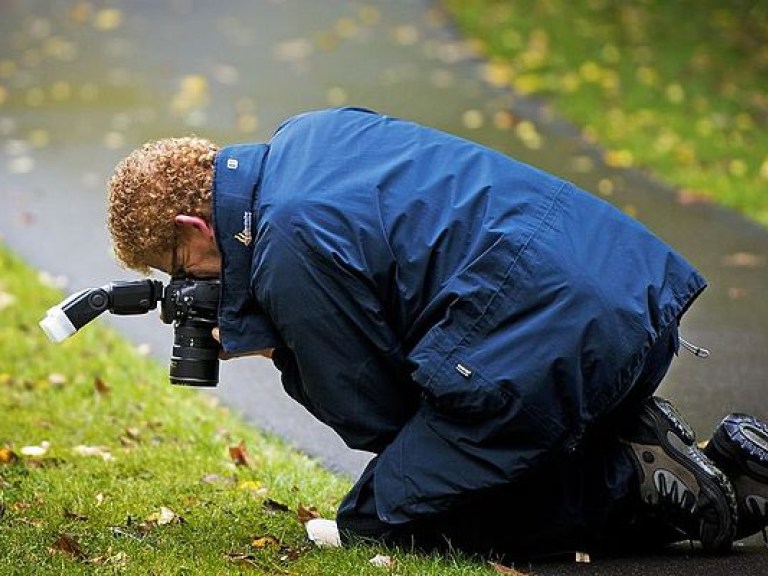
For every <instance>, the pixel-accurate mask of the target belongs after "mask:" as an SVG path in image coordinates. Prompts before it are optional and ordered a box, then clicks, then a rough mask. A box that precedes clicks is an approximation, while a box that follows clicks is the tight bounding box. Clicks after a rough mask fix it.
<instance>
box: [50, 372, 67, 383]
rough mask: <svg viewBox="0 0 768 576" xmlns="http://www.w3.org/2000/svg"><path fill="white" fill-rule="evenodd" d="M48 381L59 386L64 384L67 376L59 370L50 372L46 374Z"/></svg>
mask: <svg viewBox="0 0 768 576" xmlns="http://www.w3.org/2000/svg"><path fill="white" fill-rule="evenodd" d="M48 382H50V383H51V384H52V385H53V386H61V385H62V384H66V382H67V377H66V376H65V375H64V374H60V373H59V372H52V373H51V374H48Z"/></svg>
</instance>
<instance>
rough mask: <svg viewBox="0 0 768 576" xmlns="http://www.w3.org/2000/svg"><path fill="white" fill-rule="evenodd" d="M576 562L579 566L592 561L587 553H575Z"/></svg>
mask: <svg viewBox="0 0 768 576" xmlns="http://www.w3.org/2000/svg"><path fill="white" fill-rule="evenodd" d="M576 562H578V563H579V564H589V563H590V562H592V559H591V558H590V557H589V554H588V553H587V552H576Z"/></svg>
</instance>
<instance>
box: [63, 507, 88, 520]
mask: <svg viewBox="0 0 768 576" xmlns="http://www.w3.org/2000/svg"><path fill="white" fill-rule="evenodd" d="M64 518H66V519H68V520H78V521H80V522H86V521H87V520H88V517H87V516H83V515H82V514H78V513H77V512H72V510H67V509H66V508H64Z"/></svg>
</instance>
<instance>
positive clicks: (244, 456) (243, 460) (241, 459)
mask: <svg viewBox="0 0 768 576" xmlns="http://www.w3.org/2000/svg"><path fill="white" fill-rule="evenodd" d="M229 457H230V458H231V459H232V461H233V462H234V463H235V465H236V466H244V467H246V468H252V467H253V464H252V462H251V457H250V455H249V454H248V450H247V448H246V447H245V442H244V441H240V443H239V444H237V445H235V446H230V447H229Z"/></svg>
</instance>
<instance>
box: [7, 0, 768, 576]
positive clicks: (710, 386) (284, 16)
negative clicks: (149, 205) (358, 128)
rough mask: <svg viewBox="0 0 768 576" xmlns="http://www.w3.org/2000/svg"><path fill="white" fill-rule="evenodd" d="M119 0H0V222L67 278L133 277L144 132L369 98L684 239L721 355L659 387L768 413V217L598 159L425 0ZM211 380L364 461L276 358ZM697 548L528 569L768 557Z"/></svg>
mask: <svg viewBox="0 0 768 576" xmlns="http://www.w3.org/2000/svg"><path fill="white" fill-rule="evenodd" d="M99 6H101V4H99ZM109 6H110V7H109V8H98V7H97V6H96V5H95V3H93V4H92V3H89V2H72V1H61V0H58V1H57V0H23V1H22V0H0V144H1V146H0V201H1V204H0V205H1V206H2V208H1V209H0V235H2V237H3V238H4V240H5V242H6V243H7V244H8V245H10V247H11V248H12V249H13V250H14V251H15V252H17V253H18V254H19V255H21V256H22V257H24V258H25V259H26V260H27V261H28V262H30V263H31V264H32V265H34V266H36V267H38V268H39V269H41V270H44V271H45V272H46V273H47V274H48V276H49V278H52V281H54V282H59V283H61V284H62V285H63V286H64V289H65V290H66V291H67V292H69V291H74V290H78V289H81V288H84V287H90V286H95V285H101V284H103V283H105V282H107V281H110V280H113V279H118V278H134V277H135V275H134V274H133V273H130V272H127V271H124V270H121V269H120V268H119V267H118V266H117V265H116V264H115V263H114V261H113V260H112V257H111V254H110V252H109V248H108V240H107V234H106V230H105V227H104V210H105V199H104V183H105V180H106V179H107V178H108V176H109V174H110V173H111V170H112V168H113V166H114V165H115V163H116V162H117V161H119V159H120V158H121V157H123V156H124V155H125V154H126V153H128V152H129V151H130V150H131V149H133V148H134V147H136V146H138V145H140V144H141V143H143V142H144V141H146V140H148V139H152V138H158V137H165V136H178V135H186V134H190V133H195V134H198V135H201V136H206V137H209V138H211V139H213V140H215V141H217V142H219V143H220V144H229V143H234V142H242V141H253V140H255V141H259V140H265V139H267V138H268V137H269V135H270V133H271V131H272V130H273V128H274V127H275V126H276V125H277V124H279V123H280V121H281V120H283V119H284V118H286V117H287V116H290V115H292V114H294V113H297V112H301V111H304V110H307V109H314V108H321V107H325V106H336V105H356V106H365V107H369V108H373V109H376V110H378V111H381V112H384V113H387V114H391V115H393V116H399V117H403V118H408V119H412V120H416V121H419V122H421V123H424V124H428V125H431V126H434V127H436V128H440V129H443V130H446V131H449V132H453V133H456V134H459V135H461V136H465V137H468V138H471V139H473V140H476V141H479V142H482V143H484V144H487V145H489V146H491V147H494V148H496V149H499V150H501V151H503V152H505V153H507V154H510V155H512V156H515V157H518V158H520V159H522V160H524V161H527V162H530V163H532V164H534V165H537V166H539V167H541V168H544V169H546V170H549V171H552V172H554V173H556V174H559V175H561V176H564V177H566V178H568V179H571V180H573V181H574V182H576V183H577V184H578V185H580V186H582V187H584V188H586V189H588V190H591V191H594V192H595V193H598V194H601V195H603V196H604V197H605V198H606V199H607V200H609V201H611V202H613V203H615V204H616V205H617V206H620V207H621V208H623V209H625V210H626V211H628V212H630V213H631V214H633V215H635V216H636V217H637V218H638V219H639V220H641V221H642V222H644V223H646V224H647V225H648V226H649V227H650V228H651V229H652V230H654V231H655V232H656V233H657V234H659V235H660V236H661V237H662V238H664V239H666V240H667V241H669V242H670V243H671V244H673V245H674V246H675V247H677V248H678V249H679V250H680V251H681V252H682V253H683V254H685V255H686V256H687V257H688V258H689V259H690V260H691V261H692V262H693V263H694V264H695V265H696V266H698V267H699V268H700V269H701V271H702V272H703V273H704V274H705V275H706V276H707V278H708V279H709V281H710V287H709V289H708V290H707V291H706V292H705V293H704V294H703V295H702V297H701V298H700V299H699V300H698V301H697V303H696V304H695V305H694V307H693V308H692V309H691V311H690V312H689V313H688V315H687V316H686V317H685V320H684V322H683V326H682V328H683V333H684V336H685V337H686V338H687V339H688V340H691V341H694V342H696V343H698V344H700V345H702V346H704V347H706V348H709V349H710V350H711V351H712V355H711V357H710V358H709V359H707V360H701V359H696V358H694V357H693V356H691V355H688V354H682V355H681V357H680V358H679V360H678V361H677V362H676V364H675V366H674V367H673V370H672V372H671V374H670V375H669V376H668V378H667V380H666V381H665V383H664V384H663V386H662V388H661V390H660V393H661V394H663V395H665V396H667V397H669V398H670V399H671V400H673V402H674V403H675V404H676V405H677V406H678V407H679V408H680V409H681V411H682V412H683V413H684V414H685V415H686V417H687V418H688V419H689V421H690V422H691V423H692V424H693V426H694V427H695V428H696V430H697V431H698V432H699V436H700V437H706V436H708V434H709V431H710V430H711V429H712V428H713V427H714V426H715V425H716V424H717V422H718V421H719V419H720V418H721V417H722V416H724V415H725V413H727V412H728V411H746V412H751V413H754V414H756V415H758V416H760V417H763V418H768V397H767V396H766V394H765V375H766V373H768V354H766V353H765V351H766V350H767V349H768V329H766V326H768V298H766V297H765V291H766V287H767V286H768V282H767V280H768V262H767V261H766V258H767V255H768V230H766V229H764V228H760V227H758V226H756V225H754V224H751V223H749V222H747V221H746V220H744V219H743V218H741V217H740V216H738V215H736V214H733V213H731V212H729V211H727V210H724V209H721V208H718V207H716V206H712V205H708V204H705V203H701V202H698V201H696V199H695V198H694V199H691V198H689V197H685V196H681V195H679V194H676V193H675V191H673V190H671V189H669V188H667V187H665V186H664V185H663V184H660V183H658V182H655V181H653V180H652V179H650V178H648V177H647V176H646V175H644V174H643V173H642V172H641V171H639V170H620V169H613V168H609V167H607V166H605V165H604V164H603V162H602V154H601V152H600V150H598V149H595V148H593V147H592V146H591V145H590V144H589V143H587V142H586V141H585V140H584V139H583V138H581V137H580V136H579V134H578V132H577V131H576V130H574V129H573V128H572V127H570V126H569V125H568V124H566V123H564V122H562V121H560V120H558V119H557V118H556V117H555V116H554V115H553V114H552V113H551V111H550V110H549V109H548V108H547V107H546V106H545V105H542V104H541V103H538V102H535V101H531V100H528V99H523V98H518V97H515V96H513V95H512V94H510V93H509V92H507V91H506V90H504V89H501V88H497V87H494V86H493V85H491V84H489V83H487V82H486V81H485V78H486V76H487V75H486V74H485V69H484V63H483V62H482V60H480V59H478V58H477V57H476V55H475V54H474V53H473V51H472V48H471V45H470V44H469V43H466V42H462V41H461V40H460V38H459V37H458V36H457V35H456V34H455V31H454V30H453V29H452V27H451V26H450V23H449V22H447V21H446V20H445V18H444V17H443V15H442V14H441V13H440V12H439V11H438V10H436V9H435V8H434V6H432V5H431V4H430V3H429V2H426V1H420V0H412V1H408V0H392V1H387V2H355V1H342V0H324V1H323V2H317V1H315V0H265V1H262V2H249V1H246V0H230V1H228V2H222V3H213V2H205V1H203V0H169V1H168V2H151V1H149V0H142V1H134V2H128V1H115V2H112V3H110V4H109ZM598 113H599V112H598ZM606 241H610V239H609V238H607V239H606ZM99 321H101V322H107V323H109V324H111V325H114V326H116V327H117V328H118V329H119V330H121V331H122V332H123V333H124V334H125V335H126V336H127V337H129V338H130V339H132V340H133V341H135V342H136V343H137V344H144V345H147V346H148V347H149V349H150V350H151V353H152V354H153V355H154V356H156V357H157V358H158V359H159V360H160V361H161V362H167V360H168V354H169V350H170V343H171V332H170V329H169V328H168V327H167V326H165V325H164V324H162V323H161V322H159V320H158V319H157V318H156V317H155V316H154V315H153V314H150V315H147V316H142V317H131V318H116V317H114V318H103V319H100V320H99ZM1 362H2V360H1V359H0V363H1ZM158 385H165V383H162V382H161V383H158ZM179 393H180V394H190V393H197V392H196V391H192V390H186V389H179ZM215 393H216V394H218V395H219V396H220V397H221V398H222V399H223V400H224V401H225V402H227V403H229V404H230V405H232V406H234V407H236V408H237V409H239V410H241V411H242V412H243V413H244V414H245V415H246V416H247V417H248V418H250V419H251V420H252V421H254V422H255V423H257V424H258V425H259V426H260V427H262V428H264V429H267V430H270V431H273V432H275V433H277V434H279V435H280V436H282V437H284V438H286V439H287V440H288V441H290V442H291V443H293V444H294V445H296V446H297V447H299V448H300V449H302V450H303V451H305V452H307V453H309V454H312V455H314V456H316V457H318V458H319V459H321V460H322V461H323V462H324V463H325V464H326V465H327V466H328V467H329V468H331V469H333V470H335V471H339V472H342V473H345V474H348V475H350V476H354V475H355V474H356V473H357V472H359V471H360V470H361V468H362V466H363V465H364V464H365V462H366V461H367V460H368V457H369V456H368V455H367V454H364V453H359V452H354V451H350V450H348V449H346V448H345V447H344V446H343V444H342V443H341V442H340V441H339V440H338V439H337V438H336V437H335V435H334V434H333V433H332V432H331V431H330V430H329V429H327V428H326V427H325V426H323V425H322V424H319V423H317V422H315V421H314V420H313V419H312V418H311V417H310V416H309V415H308V414H307V413H306V412H305V411H304V410H303V408H301V407H300V406H298V405H297V404H295V403H293V401H291V400H290V399H289V398H288V397H287V395H286V394H285V393H284V392H283V391H282V389H281V387H280V384H279V379H278V375H277V372H276V371H275V370H274V368H272V366H271V364H270V363H269V362H267V361H265V360H261V359H243V360H236V361H230V362H226V363H223V364H222V378H221V385H220V386H219V388H218V390H217V391H216V392H215ZM689 556H690V554H689V553H687V552H681V551H675V552H674V553H673V554H671V555H670V556H669V557H662V558H654V559H642V560H638V561H637V562H632V561H614V560H611V561H608V560H604V561H601V562H599V563H597V562H593V563H592V564H590V565H586V566H585V565H575V564H570V563H568V564H565V565H560V564H552V565H547V566H539V567H537V568H536V570H535V572H536V573H537V574H548V573H552V574H555V573H557V574H564V573H568V574H570V573H573V574H577V573H578V574H580V573H582V572H584V573H586V571H587V570H588V571H589V574H592V575H597V574H613V573H619V572H621V573H622V574H624V575H628V574H634V573H638V574H639V573H642V574H644V575H650V574H657V573H658V574H673V573H685V572H690V573H696V574H698V573H708V574H726V573H740V574H758V573H765V572H760V571H759V570H762V568H761V566H762V564H764V563H765V561H766V559H768V556H766V554H764V553H763V552H762V551H761V550H760V549H759V548H758V547H757V545H756V544H755V541H754V540H751V541H750V542H749V543H748V545H747V546H746V547H742V548H740V549H739V552H738V553H737V554H735V555H732V556H729V557H728V559H727V560H716V559H704V558H701V557H700V555H696V554H695V553H694V554H693V557H692V558H693V559H692V558H691V557H689ZM635 569H637V572H633V571H632V570H635ZM550 570H551V571H550ZM654 570H656V571H654Z"/></svg>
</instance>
